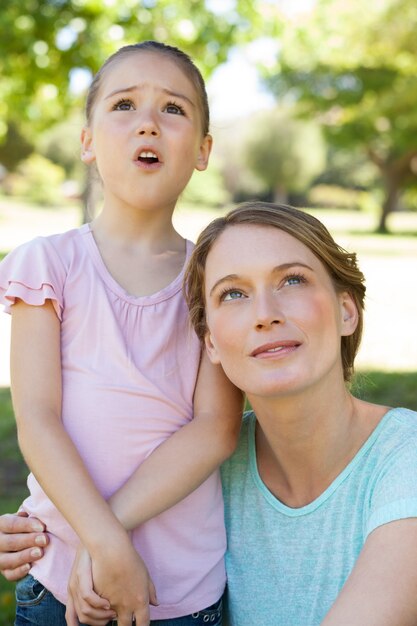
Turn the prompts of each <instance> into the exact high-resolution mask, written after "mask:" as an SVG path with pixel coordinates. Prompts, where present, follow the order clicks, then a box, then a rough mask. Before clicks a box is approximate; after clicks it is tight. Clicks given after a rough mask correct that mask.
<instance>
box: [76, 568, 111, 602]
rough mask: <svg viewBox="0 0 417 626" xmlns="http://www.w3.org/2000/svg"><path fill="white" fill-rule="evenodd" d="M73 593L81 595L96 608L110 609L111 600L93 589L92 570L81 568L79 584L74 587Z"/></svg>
mask: <svg viewBox="0 0 417 626" xmlns="http://www.w3.org/2000/svg"><path fill="white" fill-rule="evenodd" d="M73 593H74V594H75V595H77V596H79V597H80V598H81V599H82V600H83V601H84V602H85V603H86V604H88V605H90V606H91V607H93V608H95V609H102V610H105V611H109V610H110V602H109V601H108V600H107V599H106V598H102V597H101V596H99V595H98V593H96V591H94V589H93V579H92V577H91V570H89V571H87V570H85V569H81V570H80V571H79V573H78V578H77V584H76V585H75V587H74V589H73Z"/></svg>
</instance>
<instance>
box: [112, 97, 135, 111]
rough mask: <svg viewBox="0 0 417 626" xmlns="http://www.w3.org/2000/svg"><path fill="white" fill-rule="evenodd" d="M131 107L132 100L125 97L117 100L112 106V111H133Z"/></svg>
mask: <svg viewBox="0 0 417 626" xmlns="http://www.w3.org/2000/svg"><path fill="white" fill-rule="evenodd" d="M133 109H134V106H133V102H132V101H131V100H126V99H123V100H119V101H118V102H116V104H115V105H114V106H113V111H133Z"/></svg>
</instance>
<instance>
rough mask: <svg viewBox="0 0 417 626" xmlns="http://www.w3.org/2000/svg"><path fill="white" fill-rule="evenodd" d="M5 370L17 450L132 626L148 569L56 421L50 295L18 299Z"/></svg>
mask: <svg viewBox="0 0 417 626" xmlns="http://www.w3.org/2000/svg"><path fill="white" fill-rule="evenodd" d="M11 376H12V397H13V406H14V411H15V416H16V422H17V429H18V439H19V444H20V447H21V450H22V453H23V456H24V458H25V460H26V462H27V464H28V466H29V467H30V469H31V470H32V472H33V474H34V475H35V477H36V478H37V479H38V481H39V483H40V484H41V486H42V488H43V489H44V491H45V493H46V494H47V495H48V497H49V498H50V499H51V500H52V501H53V502H54V504H55V506H56V507H57V508H58V509H59V511H60V512H61V513H62V515H63V516H64V517H65V518H66V520H67V521H68V523H69V524H70V525H71V526H72V528H73V529H74V530H75V532H76V533H77V534H78V536H79V537H80V539H81V541H82V542H83V544H84V545H85V546H86V547H87V549H88V550H89V553H90V554H91V557H92V561H93V574H94V580H95V583H96V589H97V590H98V591H99V593H102V594H103V596H105V597H106V598H108V599H109V600H111V602H112V605H113V607H114V608H115V609H116V610H117V612H118V623H119V625H123V626H131V618H132V613H133V614H135V613H137V618H138V622H139V619H144V620H146V619H147V615H148V596H147V589H148V580H147V579H146V577H147V572H146V568H145V567H144V566H143V563H142V561H141V559H140V557H139V556H138V555H137V553H136V552H135V551H134V549H133V547H132V545H131V542H130V539H129V536H128V534H127V533H126V531H125V529H124V528H123V526H122V524H121V523H120V522H119V521H118V519H117V518H116V517H115V515H114V514H113V513H112V511H111V509H110V507H109V506H108V504H107V503H106V502H105V500H104V499H103V498H102V496H101V494H100V493H99V492H98V490H97V489H96V487H95V485H94V483H93V481H92V479H91V477H90V475H89V473H88V472H87V470H86V468H85V466H84V464H83V462H82V460H81V458H80V456H79V454H78V452H77V450H76V448H75V446H74V444H73V443H72V441H71V439H70V437H69V436H68V434H67V433H66V431H65V429H64V427H63V424H62V420H61V400H62V394H61V350H60V322H59V320H58V318H57V316H56V314H55V311H54V308H53V306H52V303H51V301H50V300H48V301H47V302H46V303H45V304H44V305H43V306H31V305H27V304H25V303H24V302H22V301H17V302H16V304H15V305H14V306H13V308H12V334H11ZM126 568H127V569H128V570H129V572H130V574H131V575H132V577H133V581H131V580H130V575H128V576H126ZM124 576H126V578H124ZM121 581H123V585H122V583H121ZM140 590H141V591H140ZM141 592H142V593H141ZM125 604H126V606H125Z"/></svg>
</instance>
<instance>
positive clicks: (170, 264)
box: [91, 207, 186, 297]
mask: <svg viewBox="0 0 417 626" xmlns="http://www.w3.org/2000/svg"><path fill="white" fill-rule="evenodd" d="M91 230H92V233H93V236H94V239H95V242H96V245H97V248H98V250H99V252H100V255H101V258H102V261H103V263H104V265H105V266H106V268H107V270H108V272H109V274H110V275H111V276H112V277H113V279H114V280H115V281H116V282H117V283H118V284H119V285H120V286H121V287H122V288H123V289H124V291H125V292H126V293H128V294H129V295H131V296H136V297H140V296H149V295H152V294H155V293H158V292H160V291H161V290H162V289H164V288H165V287H167V286H168V285H170V284H171V283H172V282H173V281H174V280H175V279H176V278H177V276H178V275H179V274H180V272H181V270H182V268H183V265H184V263H185V258H186V245H185V241H184V238H183V237H181V235H180V234H179V233H177V231H176V230H175V229H174V227H173V224H172V221H171V215H170V214H169V213H167V212H164V213H162V212H158V211H156V212H152V211H139V210H138V211H124V212H123V214H116V213H115V212H114V211H112V210H108V209H107V210H106V207H104V209H103V211H102V212H101V213H100V215H98V217H97V218H96V219H95V220H93V222H92V223H91Z"/></svg>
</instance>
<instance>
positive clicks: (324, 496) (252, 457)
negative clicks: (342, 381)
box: [248, 408, 395, 517]
mask: <svg viewBox="0 0 417 626" xmlns="http://www.w3.org/2000/svg"><path fill="white" fill-rule="evenodd" d="M394 410H395V409H392V408H391V409H388V411H387V412H386V413H385V415H383V417H382V418H381V420H380V421H379V423H378V424H377V426H376V427H375V428H374V430H373V431H372V433H371V434H370V435H369V437H368V438H367V439H366V440H365V441H364V443H363V444H362V446H361V447H360V448H359V450H358V452H357V453H356V454H355V456H354V457H353V459H352V460H351V461H350V462H349V463H348V464H347V465H346V467H345V468H344V469H343V470H342V471H341V472H340V474H339V475H338V476H336V478H335V479H334V480H333V482H332V483H331V484H330V485H329V486H328V487H327V489H325V490H324V491H323V493H321V494H320V495H319V496H318V497H317V498H316V499H315V500H313V501H312V502H309V504H306V505H305V506H302V507H297V508H291V507H289V506H287V505H286V504H284V503H283V502H281V501H280V500H279V499H278V498H276V497H275V496H274V495H273V494H272V493H271V492H270V491H269V489H268V487H267V486H266V485H265V483H264V482H263V480H262V478H261V477H260V475H259V471H258V464H257V460H256V445H255V426H256V416H255V414H254V413H251V415H250V417H249V424H248V448H249V449H248V452H249V465H250V471H251V474H252V478H253V480H254V482H255V485H256V486H257V488H258V489H259V491H260V492H261V493H262V495H263V496H264V497H265V498H266V500H267V501H268V502H269V504H270V505H271V506H273V507H274V508H275V509H276V510H277V511H279V512H280V513H282V514H284V515H286V516H288V517H300V516H302V515H308V514H309V513H312V512H313V511H315V510H316V509H317V508H319V507H320V506H321V505H322V504H323V503H324V502H325V501H326V500H328V499H329V498H330V497H331V496H332V494H333V493H334V492H335V491H336V489H337V488H338V487H339V485H340V484H341V483H342V482H343V481H344V480H345V479H346V478H347V477H348V476H349V474H351V472H352V471H353V470H354V469H355V467H356V466H357V465H358V463H359V462H360V460H361V459H362V458H363V456H364V455H365V454H366V453H367V452H368V450H369V449H370V448H371V447H372V446H373V445H374V443H375V441H376V440H377V438H378V437H379V434H380V432H381V431H382V430H383V428H384V427H385V424H386V422H387V421H388V420H389V419H390V418H391V416H392V414H393V412H394Z"/></svg>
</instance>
